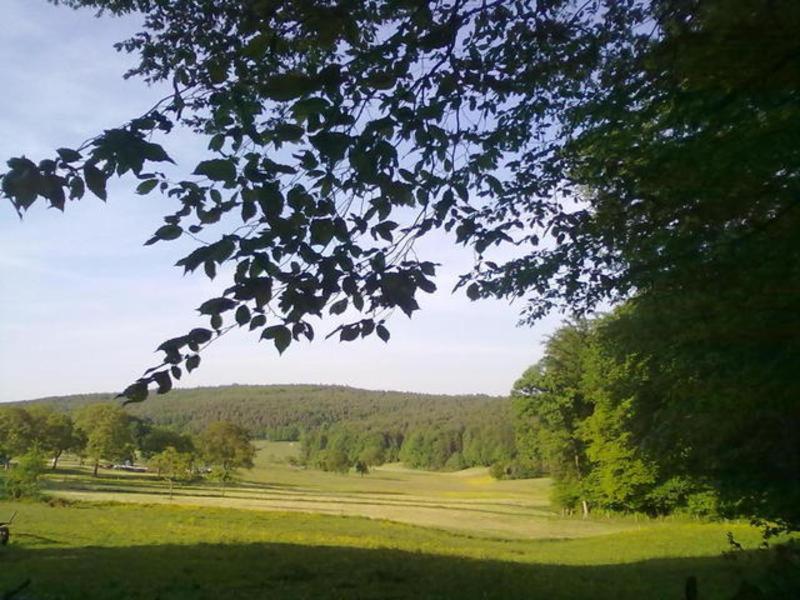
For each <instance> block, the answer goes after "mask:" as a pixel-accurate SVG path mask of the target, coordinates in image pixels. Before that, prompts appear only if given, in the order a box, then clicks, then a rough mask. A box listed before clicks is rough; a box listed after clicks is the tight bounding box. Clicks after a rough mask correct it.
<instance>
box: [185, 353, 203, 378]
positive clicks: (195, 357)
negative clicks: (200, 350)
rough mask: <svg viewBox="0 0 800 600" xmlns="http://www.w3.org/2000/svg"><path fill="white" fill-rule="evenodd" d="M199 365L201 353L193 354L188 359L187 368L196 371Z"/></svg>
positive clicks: (189, 370)
mask: <svg viewBox="0 0 800 600" xmlns="http://www.w3.org/2000/svg"><path fill="white" fill-rule="evenodd" d="M198 366H200V355H199V354H192V355H191V356H190V357H189V358H187V359H186V370H187V371H188V372H189V373H191V372H192V371H194V370H195V369H196V368H197V367H198Z"/></svg>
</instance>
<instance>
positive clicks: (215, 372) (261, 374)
mask: <svg viewBox="0 0 800 600" xmlns="http://www.w3.org/2000/svg"><path fill="white" fill-rule="evenodd" d="M0 23H3V34H2V36H0V56H2V57H3V59H2V62H0V79H1V80H2V82H3V94H0V159H2V160H3V161H5V160H6V159H7V158H9V157H10V156H18V155H20V154H25V155H27V156H30V157H32V158H34V159H37V160H38V159H41V158H45V157H50V156H51V155H52V154H53V151H54V149H55V148H57V147H61V146H68V147H69V146H71V147H75V146H77V145H79V144H80V143H81V142H82V141H83V140H85V139H86V138H87V137H90V136H91V135H93V134H95V133H97V132H98V131H100V130H102V128H104V127H111V126H114V125H117V124H121V123H123V122H124V121H126V120H128V119H129V118H131V117H132V116H134V115H138V114H140V113H142V112H143V111H144V110H146V109H147V107H148V106H150V105H151V104H152V103H153V101H154V100H155V99H157V98H159V97H160V96H161V95H163V94H160V93H159V90H158V89H149V88H147V87H146V86H145V85H144V84H143V83H142V82H140V81H137V80H129V81H124V80H123V79H122V77H121V75H122V73H123V72H124V71H125V69H126V67H127V66H129V65H130V64H131V59H130V58H129V57H126V56H125V55H119V54H117V53H116V52H114V51H113V49H112V47H111V46H112V44H113V43H114V42H115V41H118V40H120V39H123V38H124V37H125V36H126V35H127V34H129V33H132V32H133V31H135V29H136V25H137V23H136V21H135V20H133V21H130V20H128V21H124V20H119V19H111V18H109V17H104V18H103V19H101V20H97V19H95V18H94V17H93V16H92V14H91V13H90V12H89V11H78V12H76V11H72V10H70V9H67V8H64V7H54V6H52V5H50V4H48V3H46V2H45V1H44V0H2V2H0ZM170 137H171V138H173V137H174V138H175V139H171V140H170V141H169V145H168V150H169V152H170V154H171V155H173V157H175V158H176V159H177V162H178V165H179V168H182V169H185V171H184V172H188V171H190V170H191V167H192V165H193V164H194V163H193V162H192V161H193V160H194V161H195V162H196V160H197V157H198V156H200V155H201V154H200V153H202V151H203V149H204V141H203V140H200V139H193V138H192V137H191V136H185V135H178V136H177V137H175V136H170ZM132 187H133V186H132V185H131V182H130V181H127V182H126V181H124V180H123V181H118V182H116V183H114V184H113V185H112V187H111V188H110V194H109V202H108V204H103V203H102V202H100V201H99V200H97V199H96V198H93V197H90V196H88V195H87V197H86V198H85V199H84V200H83V201H81V202H76V203H69V204H68V205H67V210H66V212H65V213H63V214H62V213H60V212H58V211H55V210H52V209H50V210H48V209H44V208H43V207H41V206H38V205H37V206H36V207H34V208H32V209H31V210H30V211H29V213H28V214H27V215H26V216H25V219H24V220H23V221H20V220H19V219H18V218H17V216H16V214H15V213H14V211H13V210H12V208H11V207H10V206H8V205H5V206H0V281H2V290H3V294H2V295H0V401H10V400H22V399H28V398H35V397H40V396H47V395H60V394H71V393H84V392H94V391H116V390H119V389H121V388H122V387H124V386H125V385H126V384H127V383H129V382H131V381H132V380H133V379H135V378H136V377H138V376H139V375H140V374H141V372H142V370H143V369H144V368H146V367H148V366H151V364H153V361H154V360H155V359H156V357H157V355H156V354H154V350H155V348H156V347H157V346H158V344H159V343H160V342H161V341H163V340H164V339H166V338H168V337H172V336H174V335H179V334H182V333H185V331H186V330H187V329H188V328H191V327H196V326H200V325H203V322H202V321H201V320H200V319H199V317H198V315H197V313H196V312H195V310H194V309H195V308H196V307H197V306H199V304H200V303H201V301H202V300H204V299H206V298H207V297H211V296H214V295H219V293H220V292H221V290H222V289H223V287H224V286H225V281H224V280H223V281H220V278H218V279H217V281H216V282H209V281H208V280H206V279H205V278H204V276H203V275H201V274H199V273H198V274H197V275H195V276H188V277H183V276H182V275H181V270H180V269H178V268H175V267H173V266H172V265H173V264H174V263H175V261H176V260H177V259H178V258H180V257H182V256H183V255H184V254H185V253H186V252H187V251H188V250H190V249H191V248H192V246H191V244H189V243H186V244H183V243H170V244H156V245H154V246H148V247H145V246H143V245H142V244H143V242H144V241H145V240H146V239H147V238H148V237H149V235H150V233H151V232H152V231H153V230H155V229H156V228H157V227H158V226H159V225H160V224H161V217H162V216H163V215H164V214H167V213H168V212H169V211H170V210H171V209H172V208H173V206H172V205H171V204H170V203H169V202H168V201H167V200H166V199H164V198H163V197H161V196H159V195H158V194H152V195H151V196H148V197H144V198H143V197H141V196H136V195H135V194H133V193H132V192H131V189H132ZM421 250H423V252H420V254H421V255H422V254H426V255H427V256H430V257H432V258H435V259H436V260H438V261H439V262H442V263H444V265H443V268H442V269H441V275H440V277H439V278H438V279H437V284H438V286H439V291H438V292H437V293H435V294H433V295H432V296H424V297H423V298H422V301H421V305H422V309H423V310H422V311H420V312H418V313H416V315H415V317H414V318H413V319H411V320H409V319H407V318H406V317H405V316H403V315H401V314H397V315H396V316H395V317H393V320H392V322H391V323H390V329H391V331H392V339H391V341H390V343H389V344H388V345H384V344H383V342H381V341H379V340H378V339H377V338H376V339H369V340H366V341H362V342H354V343H349V344H341V343H339V342H337V341H334V340H328V341H322V340H320V341H315V342H314V343H312V344H306V343H301V344H296V345H293V346H292V347H291V348H290V349H289V350H288V351H287V353H286V354H284V355H283V356H281V357H279V356H278V355H277V353H276V352H275V350H274V348H273V347H272V346H271V345H268V344H266V343H261V344H259V343H257V340H256V337H255V336H254V335H253V334H248V333H246V332H238V331H237V332H232V333H231V334H229V335H227V336H226V337H225V338H223V339H221V340H220V341H219V342H217V343H216V344H213V345H212V346H211V347H210V348H209V349H208V350H207V351H206V352H205V353H204V355H203V364H202V367H201V368H200V369H199V370H198V371H195V373H193V374H192V375H191V376H189V377H186V376H184V379H183V380H182V381H181V385H182V386H196V385H222V384H228V383H259V384H270V383H335V384H346V385H353V386H358V387H365V388H373V389H398V390H411V391H420V392H435V393H490V394H504V393H506V392H507V391H508V390H509V388H510V387H511V385H512V383H513V381H514V379H515V378H516V377H518V376H519V375H520V374H521V373H522V371H523V370H524V369H525V367H527V366H528V365H529V364H531V363H533V362H535V360H536V359H537V358H538V357H539V356H540V355H541V350H542V342H543V340H544V339H545V337H546V335H547V334H548V333H550V332H551V331H552V330H553V328H554V327H555V326H556V325H557V323H558V322H559V318H558V317H557V316H553V317H551V318H548V319H545V320H544V321H542V322H541V323H540V324H539V325H537V326H535V327H533V328H518V327H516V325H515V324H516V321H517V316H518V312H519V309H520V308H521V306H513V305H511V306H509V305H508V304H507V303H504V302H497V301H492V302H490V301H482V302H477V303H474V302H470V301H469V300H467V299H466V298H465V297H464V296H463V294H461V293H459V294H456V295H452V294H450V290H451V289H452V287H453V284H454V282H455V280H456V275H457V274H458V273H460V272H463V271H465V270H467V269H468V268H469V265H470V261H471V255H470V254H469V253H468V252H466V251H463V250H461V249H458V248H455V247H453V246H452V244H450V243H449V242H448V241H447V240H446V239H444V238H434V239H431V240H428V241H426V243H425V245H424V246H423V247H422V248H421ZM425 251H427V252H425ZM223 279H224V278H223ZM317 330H318V333H325V332H327V328H326V327H325V326H324V325H321V326H318V327H317ZM320 337H321V336H320Z"/></svg>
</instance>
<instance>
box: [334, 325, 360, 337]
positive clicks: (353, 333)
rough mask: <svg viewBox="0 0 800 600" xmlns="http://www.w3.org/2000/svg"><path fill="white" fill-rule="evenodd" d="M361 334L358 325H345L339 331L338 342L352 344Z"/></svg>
mask: <svg viewBox="0 0 800 600" xmlns="http://www.w3.org/2000/svg"><path fill="white" fill-rule="evenodd" d="M359 333H361V331H360V329H359V326H358V323H354V324H353V325H347V326H345V327H342V329H341V331H339V341H340V342H352V341H353V340H354V339H356V338H357V337H358V335H359Z"/></svg>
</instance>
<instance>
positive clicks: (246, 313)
mask: <svg viewBox="0 0 800 600" xmlns="http://www.w3.org/2000/svg"><path fill="white" fill-rule="evenodd" d="M236 322H237V323H238V324H239V326H242V325H246V324H247V323H249V322H250V309H249V308H247V306H245V305H244V304H242V305H240V306H239V308H237V309H236Z"/></svg>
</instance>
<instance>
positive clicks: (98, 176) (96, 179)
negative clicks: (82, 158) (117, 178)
mask: <svg viewBox="0 0 800 600" xmlns="http://www.w3.org/2000/svg"><path fill="white" fill-rule="evenodd" d="M83 178H84V180H85V181H86V187H88V188H89V191H91V192H92V193H93V194H94V195H95V196H97V197H98V198H100V200H103V201H105V200H106V199H107V195H106V175H105V173H103V172H102V171H101V170H100V169H98V168H97V167H95V166H94V165H86V166H85V167H83Z"/></svg>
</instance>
